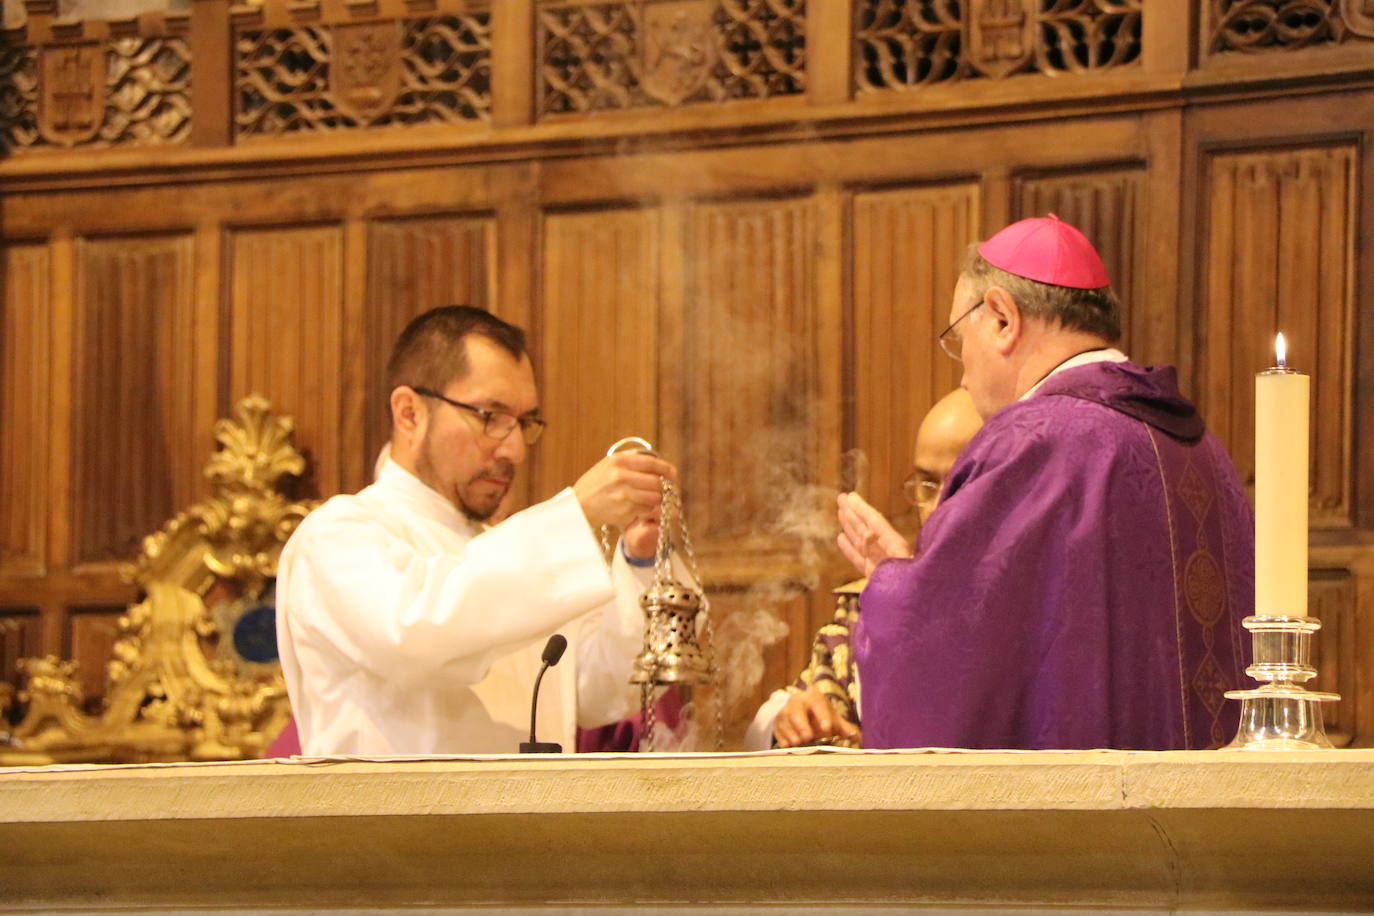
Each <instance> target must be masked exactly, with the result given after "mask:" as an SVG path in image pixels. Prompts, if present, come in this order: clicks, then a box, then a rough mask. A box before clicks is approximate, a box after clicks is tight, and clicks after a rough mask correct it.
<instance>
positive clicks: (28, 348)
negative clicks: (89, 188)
mask: <svg viewBox="0 0 1374 916" xmlns="http://www.w3.org/2000/svg"><path fill="white" fill-rule="evenodd" d="M4 266H5V272H4V299H3V302H0V309H3V310H2V311H0V429H3V430H4V433H3V435H0V510H3V515H0V519H3V520H2V521H0V569H3V570H15V571H26V572H40V571H42V569H43V565H44V556H45V550H44V543H43V541H44V533H45V531H46V525H45V519H44V512H45V507H46V505H47V498H46V491H47V484H48V475H47V466H48V461H47V439H46V430H47V429H48V409H47V402H48V383H47V379H46V378H44V376H43V372H44V368H45V366H46V360H44V359H43V358H42V354H44V353H46V352H47V349H48V316H49V314H50V312H51V305H50V302H49V293H50V289H49V275H48V272H49V257H48V248H47V246H46V245H15V246H12V247H9V248H7V249H5V260H4Z"/></svg>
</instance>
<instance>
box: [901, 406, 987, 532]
mask: <svg viewBox="0 0 1374 916" xmlns="http://www.w3.org/2000/svg"><path fill="white" fill-rule="evenodd" d="M982 427H983V418H982V417H980V416H978V411H977V410H976V409H975V408H974V406H973V398H972V397H970V396H969V393H968V392H967V391H965V390H964V389H962V388H956V389H955V390H953V391H951V392H950V393H949V394H947V395H945V396H944V397H942V398H940V400H938V401H936V402H935V406H934V407H932V408H930V410H929V411H928V412H927V413H926V416H925V419H924V420H922V421H921V427H920V429H918V430H917V431H916V457H915V464H916V469H915V480H916V508H917V510H918V511H919V512H920V515H921V521H922V522H923V523H924V522H925V520H926V517H927V516H929V515H930V513H931V512H932V511H934V509H935V505H936V503H937V502H939V496H940V488H941V487H942V486H944V483H945V477H946V476H948V474H949V469H950V468H952V467H954V460H955V459H956V458H958V457H959V453H960V452H961V451H963V450H964V446H965V445H968V442H969V440H970V439H972V438H973V436H974V434H975V433H976V432H978V430H980V429H982Z"/></svg>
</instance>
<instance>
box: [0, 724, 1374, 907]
mask: <svg viewBox="0 0 1374 916" xmlns="http://www.w3.org/2000/svg"><path fill="white" fill-rule="evenodd" d="M1372 808H1374V752H1368V751H1332V752H1314V753H1309V754H1292V755H1290V754H1281V755H1269V754H1265V755H1255V754H1245V753H1230V752H1215V753H1210V754H1208V753H1199V754H1185V753H1164V754H1134V753H1123V752H1066V753H1035V754H1005V753H970V754H948V755H947V754H940V755H898V754H892V755H856V756H811V757H776V756H774V757H751V758H707V759H701V760H692V759H681V758H666V759H655V758H647V757H628V758H623V759H615V760H596V759H577V758H559V759H540V760H531V759H525V760H515V761H509V760H497V761H468V762H406V763H398V762H391V763H337V764H325V765H318V766H302V765H289V764H274V763H260V764H250V765H237V766H229V767H216V766H192V767H173V768H158V769H152V768H126V769H106V770H87V771H76V772H72V771H68V772H42V773H8V774H6V773H0V848H3V849H4V850H5V854H4V855H3V856H0V904H4V905H8V906H9V907H11V908H13V907H22V908H30V909H34V908H37V909H51V908H54V907H82V906H99V905H102V904H108V903H109V902H111V901H118V902H120V903H121V904H124V905H130V906H139V907H149V908H151V909H152V911H177V910H180V909H184V908H186V907H193V906H194V907H210V908H215V907H220V908H225V909H257V910H272V909H275V908H289V907H293V906H306V907H311V908H317V909H334V908H357V907H360V906H362V907H374V908H386V907H398V906H423V907H433V908H440V909H443V908H455V907H457V908H462V907H470V906H479V907H480V906H540V905H558V906H560V907H578V906H590V905H596V906H612V905H614V906H629V905H643V906H654V907H662V906H676V905H691V904H712V905H731V906H741V907H742V906H752V905H771V906H774V907H777V906H783V907H806V906H813V905H814V906H820V905H826V904H843V905H846V906H861V905H862V906H901V907H916V908H932V907H934V908H938V907H950V906H955V907H958V906H983V907H986V906H992V907H1000V908H1012V909H1019V908H1024V907H1036V906H1052V907H1070V906H1086V907H1091V908H1094V909H1102V908H1160V909H1163V910H1178V909H1184V908H1192V909H1197V910H1199V911H1202V910H1212V909H1228V910H1234V909H1251V910H1256V911H1260V910H1268V911H1274V910H1283V911H1292V910H1315V909H1328V910H1345V911H1368V910H1371V909H1374V869H1371V867H1370V864H1369V863H1370V862H1371V861H1374V810H1371V809H1372Z"/></svg>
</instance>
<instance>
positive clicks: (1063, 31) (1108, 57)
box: [854, 0, 1144, 92]
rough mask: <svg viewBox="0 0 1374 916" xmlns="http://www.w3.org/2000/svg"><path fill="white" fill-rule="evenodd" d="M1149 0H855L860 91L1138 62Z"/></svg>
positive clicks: (1087, 69) (1083, 70)
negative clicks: (926, 0) (922, 0)
mask: <svg viewBox="0 0 1374 916" xmlns="http://www.w3.org/2000/svg"><path fill="white" fill-rule="evenodd" d="M1143 7H1144V0H1108V2H1099V0H1053V2H1048V3H1041V2H1033V0H966V2H963V3H915V2H905V0H855V17H856V22H855V33H854V42H855V49H854V79H855V84H856V85H857V87H858V89H859V91H861V92H863V91H872V90H887V89H914V88H917V87H920V86H928V85H933V84H936V83H945V82H951V81H955V80H961V79H970V78H986V77H992V78H1002V77H1007V76H1012V75H1014V74H1019V73H1051V74H1055V73H1059V74H1063V73H1086V72H1092V71H1098V70H1109V69H1115V68H1118V67H1123V66H1129V65H1135V64H1138V63H1139V61H1140V59H1141V47H1142V41H1141V18H1142V15H1143Z"/></svg>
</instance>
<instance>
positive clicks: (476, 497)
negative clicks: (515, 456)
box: [415, 436, 515, 523]
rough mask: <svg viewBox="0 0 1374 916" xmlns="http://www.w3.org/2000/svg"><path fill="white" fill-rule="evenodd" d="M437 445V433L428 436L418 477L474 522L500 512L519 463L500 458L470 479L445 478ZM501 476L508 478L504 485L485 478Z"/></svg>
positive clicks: (420, 457) (417, 466) (422, 449)
mask: <svg viewBox="0 0 1374 916" xmlns="http://www.w3.org/2000/svg"><path fill="white" fill-rule="evenodd" d="M435 451H436V447H435V443H434V437H433V436H426V437H425V441H424V444H423V445H422V447H421V448H420V454H419V455H418V456H416V461H415V470H416V472H417V476H418V477H419V478H420V479H421V480H423V481H424V482H425V483H427V484H429V486H430V487H431V488H433V489H435V490H437V491H438V492H439V493H441V494H442V495H443V496H444V497H445V498H446V499H448V501H449V502H451V503H453V505H454V506H455V507H457V509H458V511H459V512H462V513H463V515H464V516H466V517H467V518H469V519H471V520H472V521H474V522H479V523H480V522H485V521H486V520H487V519H489V518H491V517H492V516H493V515H495V514H496V510H497V509H499V508H500V507H501V500H502V499H503V498H505V495H506V491H508V490H509V489H510V483H509V481H511V480H514V479H515V464H514V462H512V461H511V460H510V459H508V458H499V459H497V460H495V461H493V462H492V463H491V464H489V465H487V466H485V467H483V468H481V469H479V470H478V471H477V473H475V474H473V475H472V476H471V477H469V478H468V479H467V480H461V481H460V480H444V479H443V478H442V477H441V476H440V475H439V471H438V468H439V462H438V461H437V460H435V455H434V453H435ZM492 477H495V478H498V479H501V480H505V481H507V484H506V485H505V486H504V487H498V486H495V485H494V484H492V483H489V482H486V481H484V479H483V478H492Z"/></svg>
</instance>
